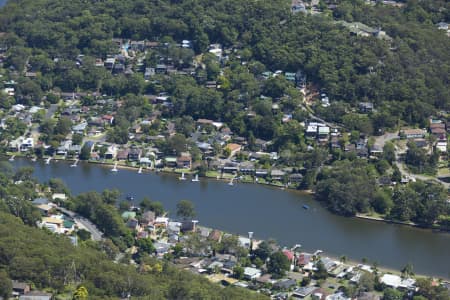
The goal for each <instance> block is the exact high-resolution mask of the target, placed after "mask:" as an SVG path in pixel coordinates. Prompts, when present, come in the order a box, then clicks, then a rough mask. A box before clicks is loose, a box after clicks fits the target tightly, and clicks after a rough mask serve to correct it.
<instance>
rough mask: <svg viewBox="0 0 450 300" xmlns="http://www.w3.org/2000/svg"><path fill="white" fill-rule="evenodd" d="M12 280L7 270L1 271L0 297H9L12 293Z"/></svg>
mask: <svg viewBox="0 0 450 300" xmlns="http://www.w3.org/2000/svg"><path fill="white" fill-rule="evenodd" d="M12 288H13V286H12V282H11V279H10V278H9V277H8V274H6V272H5V271H3V270H2V271H0V297H3V299H9V297H10V296H11V293H12Z"/></svg>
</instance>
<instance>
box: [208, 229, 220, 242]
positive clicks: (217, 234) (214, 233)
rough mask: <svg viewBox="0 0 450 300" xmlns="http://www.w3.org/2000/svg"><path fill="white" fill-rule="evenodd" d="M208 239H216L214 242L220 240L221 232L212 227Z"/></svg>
mask: <svg viewBox="0 0 450 300" xmlns="http://www.w3.org/2000/svg"><path fill="white" fill-rule="evenodd" d="M208 239H209V240H213V241H216V242H220V240H221V239H222V232H220V231H219V230H217V229H214V230H213V231H211V232H210V233H209V236H208Z"/></svg>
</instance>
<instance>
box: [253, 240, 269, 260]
mask: <svg viewBox="0 0 450 300" xmlns="http://www.w3.org/2000/svg"><path fill="white" fill-rule="evenodd" d="M271 253H272V249H271V247H270V244H269V243H268V242H267V241H262V242H261V243H259V244H258V248H256V249H255V250H254V251H253V254H254V255H255V256H256V257H259V258H260V259H261V260H262V261H266V260H267V258H268V257H269V255H270V254H271Z"/></svg>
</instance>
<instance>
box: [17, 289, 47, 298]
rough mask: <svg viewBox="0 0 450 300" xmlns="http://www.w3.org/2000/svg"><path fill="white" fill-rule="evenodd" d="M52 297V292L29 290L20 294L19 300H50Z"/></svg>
mask: <svg viewBox="0 0 450 300" xmlns="http://www.w3.org/2000/svg"><path fill="white" fill-rule="evenodd" d="M52 298H53V294H50V293H45V292H41V291H31V292H28V293H26V294H25V295H21V296H20V297H19V300H51V299H52Z"/></svg>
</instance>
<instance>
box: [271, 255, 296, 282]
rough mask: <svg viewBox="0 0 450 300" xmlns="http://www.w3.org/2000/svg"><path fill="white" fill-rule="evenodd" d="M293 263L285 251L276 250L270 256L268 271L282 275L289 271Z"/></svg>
mask: <svg viewBox="0 0 450 300" xmlns="http://www.w3.org/2000/svg"><path fill="white" fill-rule="evenodd" d="M290 267H291V263H290V262H289V259H288V258H287V257H286V255H284V253H283V252H281V251H278V252H274V253H272V254H271V255H270V256H269V261H268V262H267V271H269V273H271V274H273V275H274V276H275V277H282V276H283V275H284V273H285V272H286V271H289V269H290Z"/></svg>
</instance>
